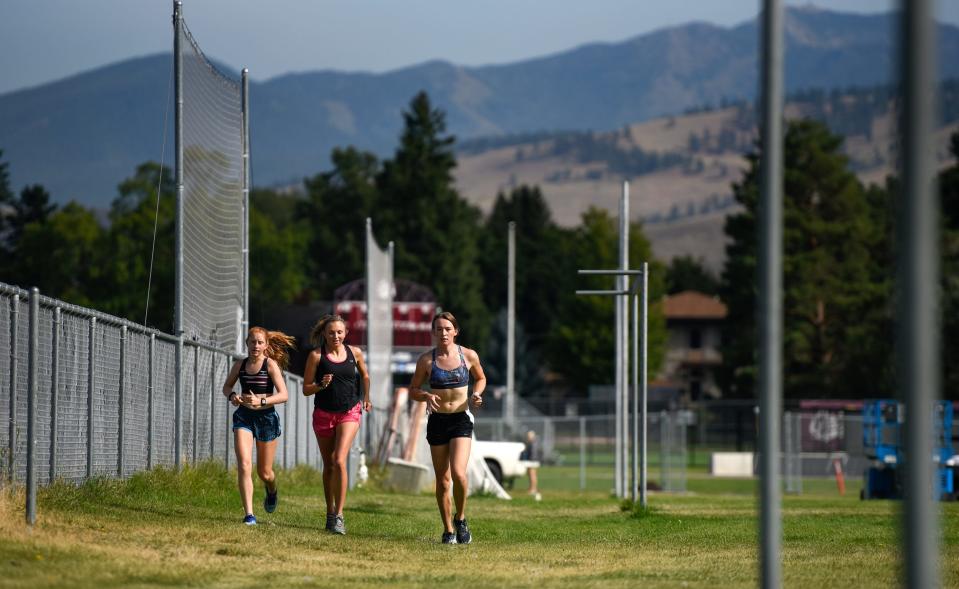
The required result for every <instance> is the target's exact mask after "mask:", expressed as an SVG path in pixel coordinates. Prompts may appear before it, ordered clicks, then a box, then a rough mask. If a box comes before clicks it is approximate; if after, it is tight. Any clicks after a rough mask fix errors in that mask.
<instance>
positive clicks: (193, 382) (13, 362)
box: [0, 283, 319, 484]
mask: <svg viewBox="0 0 959 589" xmlns="http://www.w3.org/2000/svg"><path fill="white" fill-rule="evenodd" d="M0 345H2V349H3V350H5V352H3V353H0V374H2V375H5V376H7V377H8V378H3V379H0V415H3V416H6V417H7V420H8V427H5V428H0V474H2V476H3V479H4V480H7V481H13V482H24V481H27V482H36V483H38V484H48V483H50V482H52V481H54V480H57V479H61V480H66V481H71V482H76V483H79V482H83V481H84V480H86V479H89V478H90V477H94V476H108V477H127V476H130V475H131V474H133V473H135V472H137V471H141V470H145V469H150V468H154V467H157V466H170V467H173V466H179V465H181V464H183V463H185V462H194V463H195V462H198V461H204V460H211V459H212V460H217V461H222V463H223V464H224V466H226V467H229V466H231V465H233V464H235V458H234V456H233V435H232V423H231V413H232V412H231V411H230V406H229V404H228V403H227V402H226V400H225V399H224V397H223V395H222V394H221V392H220V389H221V387H222V383H223V382H224V381H225V380H226V376H227V373H228V371H229V369H230V365H231V362H232V361H233V360H234V359H235V358H236V356H235V354H233V353H232V352H229V351H226V350H222V349H217V348H215V347H211V346H209V345H205V344H201V343H198V342H192V341H187V340H183V339H181V338H177V337H175V336H172V335H170V334H167V333H163V332H160V331H157V330H154V329H150V328H147V327H144V326H143V325H138V324H136V323H133V322H131V321H127V320H125V319H121V318H118V317H113V316H110V315H107V314H105V313H101V312H99V311H95V310H92V309H86V308H83V307H79V306H76V305H71V304H68V303H65V302H63V301H59V300H56V299H52V298H49V297H45V296H42V295H40V294H39V293H37V291H36V290H34V291H32V292H31V291H26V290H23V289H20V288H17V287H14V286H10V285H7V284H3V283H0ZM178 376H179V378H178ZM285 379H286V385H287V388H288V389H289V390H290V397H289V401H288V402H287V403H286V404H284V405H283V406H282V407H279V408H278V412H279V414H280V420H281V426H282V427H283V429H284V434H285V435H284V436H283V437H282V438H281V442H280V447H279V448H278V451H277V458H276V459H277V462H278V463H279V464H281V465H282V466H284V467H292V466H294V465H297V464H310V465H313V466H318V465H319V460H318V459H319V456H318V452H317V451H316V449H315V448H314V444H311V443H310V437H309V432H308V429H309V419H308V414H309V411H310V408H309V407H308V404H307V401H308V400H307V399H305V398H304V397H303V396H302V395H300V394H299V391H300V388H301V386H302V379H301V378H300V377H298V376H295V375H291V374H286V375H285ZM31 442H32V443H31ZM28 479H32V481H29V480H28Z"/></svg>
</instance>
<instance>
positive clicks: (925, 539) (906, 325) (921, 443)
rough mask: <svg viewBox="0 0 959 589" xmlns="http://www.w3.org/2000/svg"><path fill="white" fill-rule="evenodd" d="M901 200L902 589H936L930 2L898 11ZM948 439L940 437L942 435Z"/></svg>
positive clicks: (917, 1)
mask: <svg viewBox="0 0 959 589" xmlns="http://www.w3.org/2000/svg"><path fill="white" fill-rule="evenodd" d="M901 4H902V12H901V14H902V17H901V18H902V34H901V38H900V44H901V51H902V54H901V59H900V60H899V61H900V63H901V64H902V78H901V82H902V88H903V105H902V120H901V123H900V125H899V128H900V132H901V134H902V152H901V153H902V166H903V167H902V194H901V206H900V207H899V210H900V214H899V215H898V217H899V227H898V240H897V243H899V244H900V247H899V261H898V262H899V264H898V266H899V267H898V271H897V279H896V281H897V283H898V284H897V286H898V293H899V301H898V306H899V308H898V309H897V316H898V321H897V325H896V327H897V329H898V332H897V334H898V337H897V338H896V339H897V341H896V345H897V350H896V358H897V359H898V368H899V371H898V372H899V391H900V398H901V399H902V400H903V401H905V403H906V423H905V439H904V454H905V481H904V486H903V498H904V500H905V501H904V503H905V504H904V506H903V517H904V521H903V526H904V537H905V544H906V546H905V548H906V550H905V556H906V567H905V574H906V578H905V579H904V584H905V586H906V587H923V588H924V587H938V586H939V574H938V570H937V562H938V559H939V545H938V540H937V536H938V529H937V521H936V520H937V513H936V506H935V505H934V504H933V500H932V498H933V490H934V489H935V488H936V485H935V465H934V464H933V462H932V459H931V457H932V453H933V442H932V431H933V422H932V409H933V402H934V400H935V398H936V396H938V393H939V375H940V350H939V325H938V321H937V319H938V316H939V301H938V296H937V292H938V287H939V252H938V251H937V250H936V244H937V243H938V241H939V231H938V219H939V216H938V206H937V201H936V199H937V192H938V191H937V190H936V176H935V166H934V163H933V162H934V161H935V159H934V151H933V133H932V129H933V124H934V121H935V120H936V119H935V116H936V108H935V107H936V99H935V97H936V88H935V76H936V59H935V56H936V52H935V47H936V44H935V36H936V35H935V23H934V21H933V7H934V2H932V1H931V0H909V1H908V2H907V1H903V2H902V3H901ZM946 435H947V436H948V433H947V434H946Z"/></svg>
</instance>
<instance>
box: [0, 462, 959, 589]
mask: <svg viewBox="0 0 959 589" xmlns="http://www.w3.org/2000/svg"><path fill="white" fill-rule="evenodd" d="M608 470H609V469H602V470H595V469H594V470H591V471H590V473H589V480H590V487H589V489H588V490H587V492H585V493H581V492H580V491H579V470H578V468H575V467H547V468H544V469H542V472H541V477H540V478H541V485H540V486H541V488H542V491H543V500H542V501H541V502H535V501H533V500H531V499H529V498H528V497H527V496H526V493H525V489H526V484H525V481H520V482H518V483H517V488H516V489H514V496H515V499H514V500H513V501H502V500H498V499H493V498H490V497H474V498H471V499H470V501H469V507H468V516H469V519H470V526H471V528H472V530H473V533H474V537H475V540H474V543H473V544H472V545H469V546H444V545H441V544H439V542H438V540H439V536H440V532H441V528H440V525H439V523H438V522H439V518H438V515H437V512H436V506H435V502H434V500H433V497H432V495H431V494H423V495H419V496H409V495H400V494H392V493H387V492H383V491H379V490H376V485H375V483H374V484H372V485H371V486H370V487H368V488H363V489H357V490H355V491H352V492H351V494H350V498H349V502H348V504H347V511H346V523H347V527H348V530H349V533H348V535H347V536H345V537H340V536H333V535H331V534H329V533H327V532H325V531H324V529H323V527H324V523H325V519H324V507H323V499H322V487H321V485H320V479H319V475H318V473H316V472H315V471H312V470H309V469H297V470H293V471H289V472H280V473H278V476H279V483H280V490H281V499H280V507H279V509H278V510H277V512H276V513H274V514H272V515H267V514H265V513H263V512H262V510H261V509H258V510H257V511H258V513H257V516H258V517H259V518H260V525H259V526H257V527H255V528H247V527H246V526H244V525H242V524H241V523H240V520H241V517H242V515H243V514H242V510H241V509H240V507H239V499H238V495H237V493H236V489H235V482H234V475H233V474H232V473H227V472H224V471H223V470H222V469H221V468H220V467H218V466H215V465H200V466H198V467H195V468H187V469H185V470H184V471H183V472H182V473H180V474H176V473H173V472H170V471H163V470H161V471H154V472H150V473H143V474H139V475H137V476H135V477H133V478H132V479H130V480H128V481H112V480H98V481H93V482H90V483H87V484H85V485H83V486H81V487H74V486H71V485H55V486H52V487H49V488H45V489H42V490H41V492H40V495H39V510H38V513H39V516H38V521H37V524H36V526H35V527H34V528H33V529H30V528H29V527H27V526H26V525H25V524H24V523H23V521H24V518H23V497H22V491H20V493H21V494H19V495H18V494H17V493H15V492H11V491H10V490H7V491H3V492H0V522H2V523H0V551H2V555H3V556H2V557H0V586H3V587H25V588H26V587H30V588H33V587H158V586H194V587H231V588H234V587H258V588H262V587H268V586H272V587H314V586H317V587H332V586H343V585H346V586H374V585H383V584H389V585H394V586H409V587H438V586H441V585H443V584H445V583H446V582H453V583H455V585H452V586H463V587H537V588H543V587H626V586H631V587H632V586H642V587H704V588H705V587H755V586H756V585H757V570H758V564H757V546H756V544H757V536H758V532H757V513H756V510H757V501H756V499H755V497H754V489H755V484H756V483H755V481H753V480H741V479H740V480H736V479H732V480H713V479H710V478H709V477H708V476H706V475H704V474H702V473H691V474H690V475H689V476H690V478H689V483H688V486H689V489H690V492H689V493H687V494H684V495H669V494H662V493H651V494H650V498H649V503H650V510H649V511H648V512H646V513H638V512H636V511H633V510H631V509H624V508H623V506H622V505H621V503H620V502H619V501H617V500H615V499H613V498H611V497H610V495H609V487H610V486H611V485H612V476H611V473H609V472H608ZM593 489H595V490H593ZM805 491H806V492H805V493H804V494H803V495H801V496H788V495H787V496H785V497H784V499H783V543H782V546H783V580H784V585H785V586H786V587H817V588H818V587H843V588H854V587H868V588H869V589H874V588H875V587H889V586H895V585H897V583H898V575H899V572H900V567H901V562H900V555H901V551H900V548H899V546H898V510H899V504H898V503H896V502H890V501H869V502H863V501H860V500H859V499H858V486H856V485H851V486H850V488H849V489H848V490H847V495H846V496H844V497H840V496H839V495H838V493H837V492H836V488H835V483H834V482H833V481H829V480H825V481H815V482H813V481H808V480H807V481H806V482H805ZM262 497H263V491H262V488H258V490H257V493H256V496H255V500H256V501H257V502H261V501H262ZM941 508H942V520H941V521H942V529H943V536H942V542H941V554H942V570H941V578H942V581H943V586H947V587H959V504H956V503H944V504H942V505H941Z"/></svg>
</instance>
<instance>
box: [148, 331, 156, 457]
mask: <svg viewBox="0 0 959 589" xmlns="http://www.w3.org/2000/svg"><path fill="white" fill-rule="evenodd" d="M155 354H156V334H153V333H151V334H150V356H149V359H148V360H147V469H152V468H153V460H154V458H153V445H154V441H153V389H154V388H155V385H154V383H153V356H154V355H155Z"/></svg>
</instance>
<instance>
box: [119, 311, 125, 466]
mask: <svg viewBox="0 0 959 589" xmlns="http://www.w3.org/2000/svg"><path fill="white" fill-rule="evenodd" d="M126 347H127V326H126V325H123V326H121V327H120V383H119V386H118V387H117V388H118V391H119V396H120V403H119V405H118V406H117V412H118V415H117V421H118V422H119V423H118V425H117V428H118V429H117V476H118V477H122V476H123V417H124V411H123V405H124V404H125V402H126V391H124V388H125V385H126V378H125V374H126Z"/></svg>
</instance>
